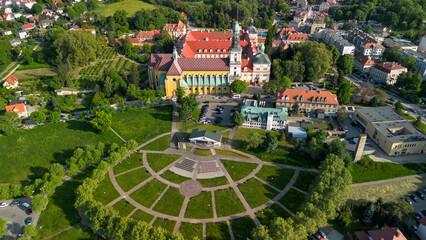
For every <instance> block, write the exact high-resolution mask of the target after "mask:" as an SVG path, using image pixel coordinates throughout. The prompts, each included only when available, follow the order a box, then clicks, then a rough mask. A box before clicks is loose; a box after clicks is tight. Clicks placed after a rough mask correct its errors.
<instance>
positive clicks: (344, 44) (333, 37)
mask: <svg viewBox="0 0 426 240" xmlns="http://www.w3.org/2000/svg"><path fill="white" fill-rule="evenodd" d="M314 38H315V39H316V40H318V41H323V42H324V43H325V44H328V45H334V46H336V48H337V50H339V52H340V54H342V55H345V54H350V55H354V53H355V46H354V45H353V44H351V43H350V42H349V41H348V40H346V39H344V38H343V37H342V35H341V34H339V33H337V32H335V31H334V30H332V29H325V28H316V30H315V33H314Z"/></svg>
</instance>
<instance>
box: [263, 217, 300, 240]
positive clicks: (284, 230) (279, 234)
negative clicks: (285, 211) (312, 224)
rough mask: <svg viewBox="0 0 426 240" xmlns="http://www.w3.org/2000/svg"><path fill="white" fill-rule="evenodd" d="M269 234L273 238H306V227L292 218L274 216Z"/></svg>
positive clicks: (298, 239)
mask: <svg viewBox="0 0 426 240" xmlns="http://www.w3.org/2000/svg"><path fill="white" fill-rule="evenodd" d="M269 229H270V231H269V232H270V235H271V237H272V238H273V239H295V240H300V239H306V237H304V236H306V235H307V233H306V228H305V227H304V226H303V224H300V223H299V222H295V221H294V220H293V218H286V219H285V220H284V219H283V218H281V217H276V218H274V220H272V222H271V224H270V226H269Z"/></svg>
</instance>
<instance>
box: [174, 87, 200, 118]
mask: <svg viewBox="0 0 426 240" xmlns="http://www.w3.org/2000/svg"><path fill="white" fill-rule="evenodd" d="M176 95H177V102H178V103H180V104H181V107H180V108H179V119H181V120H184V121H188V120H189V119H191V118H192V116H193V114H192V113H193V112H194V111H195V110H196V109H198V105H199V104H200V103H199V102H198V101H197V99H196V98H195V97H196V94H193V93H191V94H189V95H188V96H186V97H184V95H185V91H184V90H183V88H182V87H179V88H178V89H177V91H176Z"/></svg>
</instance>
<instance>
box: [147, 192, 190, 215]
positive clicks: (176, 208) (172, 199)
mask: <svg viewBox="0 0 426 240" xmlns="http://www.w3.org/2000/svg"><path fill="white" fill-rule="evenodd" d="M184 199H185V197H184V196H183V195H182V194H180V192H179V189H178V188H174V187H171V188H169V189H168V190H167V192H166V193H165V194H164V195H163V197H162V198H161V199H160V201H159V202H158V203H157V204H156V205H155V207H154V211H157V212H161V213H165V214H168V215H171V216H179V213H180V209H181V208H182V203H183V200H184Z"/></svg>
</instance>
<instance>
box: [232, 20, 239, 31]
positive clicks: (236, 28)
mask: <svg viewBox="0 0 426 240" xmlns="http://www.w3.org/2000/svg"><path fill="white" fill-rule="evenodd" d="M232 30H233V31H234V32H239V31H240V25H238V22H235V24H234V27H233V28H232Z"/></svg>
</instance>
